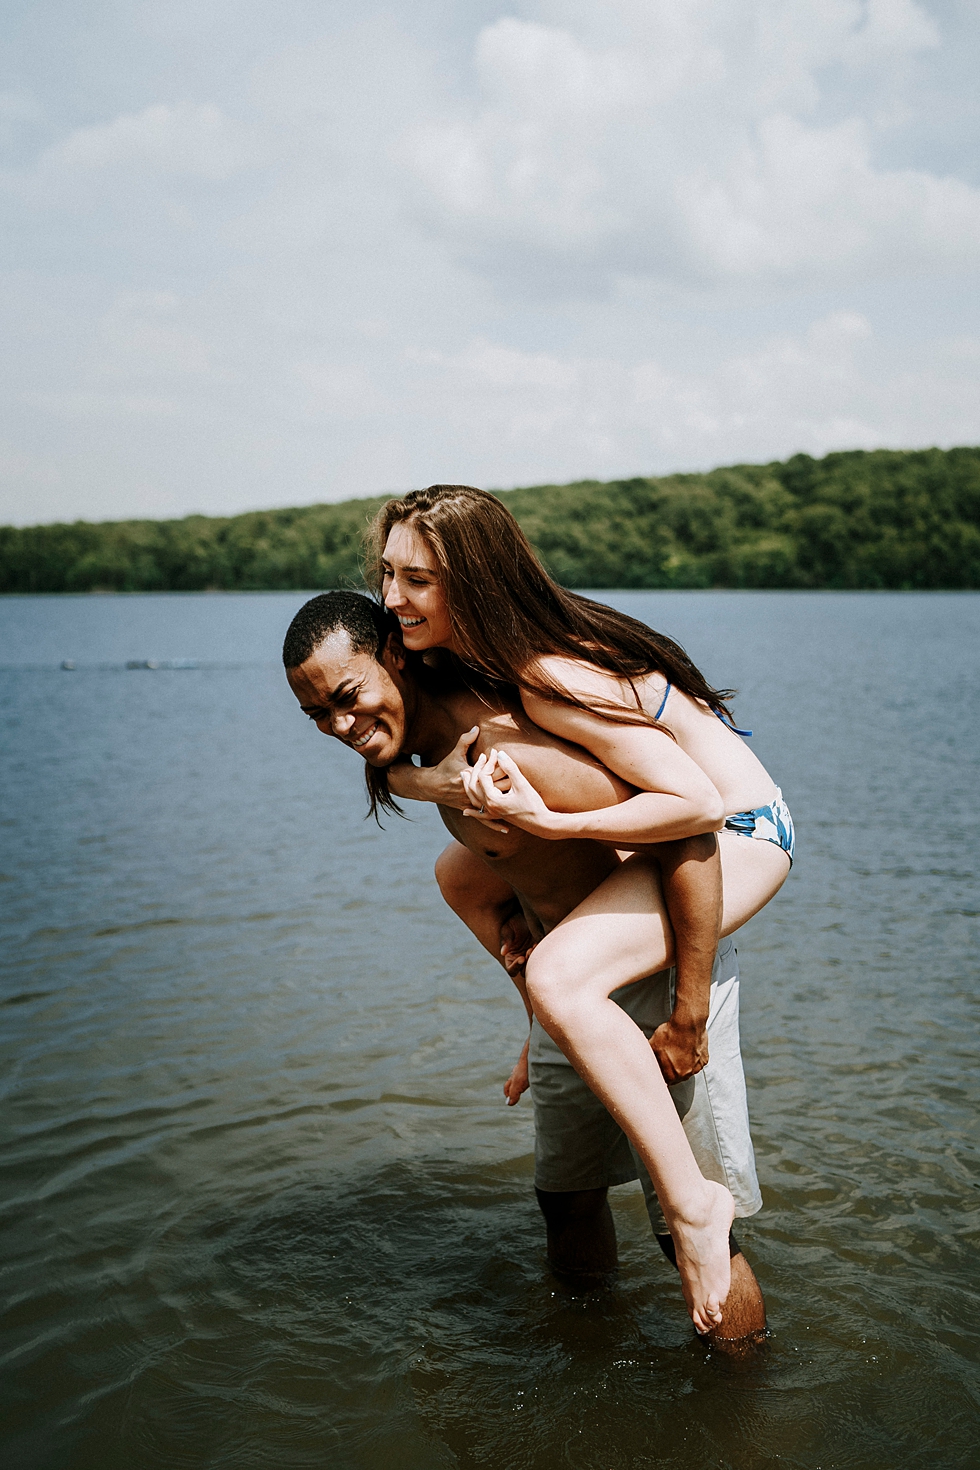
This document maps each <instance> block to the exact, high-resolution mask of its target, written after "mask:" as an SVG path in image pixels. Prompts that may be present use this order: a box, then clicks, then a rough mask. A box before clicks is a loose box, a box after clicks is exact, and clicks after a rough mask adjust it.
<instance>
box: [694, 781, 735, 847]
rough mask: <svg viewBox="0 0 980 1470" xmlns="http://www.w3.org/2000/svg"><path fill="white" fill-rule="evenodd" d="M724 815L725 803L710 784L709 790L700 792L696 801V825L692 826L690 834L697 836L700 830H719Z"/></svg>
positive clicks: (723, 820)
mask: <svg viewBox="0 0 980 1470" xmlns="http://www.w3.org/2000/svg"><path fill="white" fill-rule="evenodd" d="M726 816H727V813H726V811H725V803H724V802H723V801H722V799H721V796H720V795H719V793H718V792H717V791H716V790H715V788H714V787H713V786H712V788H711V790H710V791H705V792H703V793H702V794H701V797H700V799H699V801H698V814H697V818H696V821H697V826H696V828H695V827H692V829H691V836H692V837H693V836H698V835H700V834H701V833H702V832H720V831H721V829H722V827H724V825H725V817H726Z"/></svg>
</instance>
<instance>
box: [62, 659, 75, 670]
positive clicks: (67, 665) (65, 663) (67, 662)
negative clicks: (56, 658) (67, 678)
mask: <svg viewBox="0 0 980 1470" xmlns="http://www.w3.org/2000/svg"><path fill="white" fill-rule="evenodd" d="M61 667H62V668H63V669H73V668H74V667H75V663H74V660H73V659H70V658H63V659H62V660H61Z"/></svg>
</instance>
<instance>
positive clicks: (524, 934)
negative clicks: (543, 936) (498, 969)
mask: <svg viewBox="0 0 980 1470" xmlns="http://www.w3.org/2000/svg"><path fill="white" fill-rule="evenodd" d="M535 942H536V941H535V939H534V936H533V935H532V934H531V931H530V929H529V928H528V923H527V919H525V917H524V915H523V913H522V912H521V911H520V909H518V911H517V912H516V913H514V914H511V916H510V918H509V919H505V920H504V922H503V923H502V924H501V926H500V958H501V959H502V960H503V962H504V969H505V970H506V971H507V973H508V975H509V976H510V977H511V979H512V980H513V979H514V977H515V976H517V975H523V972H524V966H525V965H526V964H527V957H528V955H529V954H530V953H531V950H532V949H533V948H534V945H535Z"/></svg>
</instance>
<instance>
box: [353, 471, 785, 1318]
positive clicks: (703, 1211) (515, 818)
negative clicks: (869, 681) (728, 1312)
mask: <svg viewBox="0 0 980 1470" xmlns="http://www.w3.org/2000/svg"><path fill="white" fill-rule="evenodd" d="M374 551H375V556H374V565H373V568H372V570H373V575H374V578H375V581H376V584H377V585H378V588H379V590H381V591H382V592H383V594H384V597H385V602H386V605H387V606H388V607H389V608H390V609H391V611H393V612H394V613H395V614H396V616H397V617H398V620H399V623H400V625H401V628H402V636H403V638H404V641H405V645H406V647H407V648H409V649H410V650H413V651H420V650H424V649H434V648H445V649H448V650H449V651H450V652H451V653H453V654H455V655H456V657H457V658H458V659H459V660H461V661H462V662H463V663H464V664H466V665H469V666H471V667H473V668H475V669H478V670H479V671H480V672H481V673H482V674H483V675H484V676H488V677H490V678H491V679H494V680H497V681H499V682H500V683H502V684H507V685H512V686H516V688H517V689H518V690H519V693H520V698H521V701H522V703H523V705H524V708H525V710H526V712H527V714H528V716H529V717H530V718H531V719H532V720H534V721H535V722H536V723H537V724H538V725H540V726H542V727H543V728H544V729H547V730H549V731H551V732H552V733H553V734H555V735H557V736H559V737H560V738H562V739H564V740H567V741H570V742H572V743H575V744H578V745H580V746H583V747H585V748H586V749H587V750H589V751H590V752H591V753H592V754H593V755H594V756H596V757H597V758H598V759H599V760H600V761H601V762H602V763H603V764H604V765H606V766H607V767H608V768H609V769H610V770H612V771H614V772H615V773H616V774H617V775H619V776H621V777H623V778H624V779H625V780H626V781H627V782H629V783H630V785H631V786H632V787H634V788H635V789H636V791H637V795H636V796H634V797H632V798H630V799H628V800H626V801H624V802H622V803H621V804H620V805H618V806H614V807H609V808H606V809H604V810H602V811H598V812H588V813H579V814H574V815H569V814H558V813H555V812H550V811H548V809H547V808H546V807H545V806H544V804H543V802H541V800H540V798H539V797H538V796H537V793H536V792H535V791H534V790H533V788H531V787H530V786H529V784H528V783H527V782H526V781H525V780H524V778H523V777H522V775H521V773H520V771H519V769H518V768H517V767H516V765H514V763H513V762H511V761H508V760H507V759H506V757H501V758H499V759H497V760H495V759H494V758H493V757H492V756H491V758H490V760H489V761H483V762H478V763H477V766H476V767H474V768H473V769H472V771H468V772H465V773H464V774H465V787H466V792H467V796H468V798H469V803H470V804H469V805H468V810H469V811H470V812H471V814H472V815H475V816H477V817H478V819H480V820H484V821H489V822H491V823H492V822H494V821H497V822H500V821H506V822H512V823H514V824H515V825H517V826H519V827H521V828H523V829H524V830H527V831H530V832H535V833H537V834H538V835H541V836H545V837H549V836H550V837H556V838H557V837H583V838H592V839H594V840H598V841H601V842H606V843H609V844H610V845H612V846H615V847H616V848H618V849H620V850H628V849H634V850H635V849H642V848H643V847H645V846H648V845H650V844H662V843H665V842H677V841H684V840H690V839H691V838H692V837H697V836H699V835H701V836H702V837H703V835H704V834H708V833H711V832H712V831H713V830H714V829H716V828H718V827H721V826H722V822H723V820H724V821H725V824H726V825H725V828H724V830H722V831H721V832H720V833H719V834H718V838H717V849H718V852H719V853H720V858H721V868H722V871H723V873H724V906H723V911H722V915H721V922H720V928H721V931H722V932H724V933H731V932H732V930H734V929H737V928H738V927H740V926H741V925H742V924H743V923H745V922H746V920H747V919H749V918H750V917H751V916H752V914H754V913H755V912H757V911H758V909H760V908H761V907H762V906H763V905H764V904H765V903H767V902H768V901H769V899H770V898H771V897H772V896H773V894H774V893H775V892H776V891H777V890H778V889H779V887H780V886H781V885H782V883H783V882H784V880H785V878H786V875H787V873H788V871H789V866H790V860H791V844H792V825H791V822H790V821H789V814H788V812H786V809H785V806H784V805H783V804H782V800H781V796H780V794H779V791H778V788H777V787H776V786H775V785H774V783H773V781H772V779H771V777H770V776H769V775H768V773H767V772H766V771H765V769H764V767H763V766H762V765H761V763H760V762H759V761H758V760H757V759H756V757H755V756H754V755H753V754H752V753H751V751H749V749H748V748H747V747H746V746H745V745H744V744H743V743H742V741H741V740H740V739H739V735H738V733H737V732H736V731H735V730H734V727H733V725H732V724H731V717H730V715H729V713H728V709H727V703H726V700H727V698H728V697H730V696H729V695H728V693H727V692H726V691H717V690H713V689H712V688H711V687H710V686H709V685H708V684H707V683H706V682H705V680H704V679H703V677H702V676H701V675H700V673H699V672H698V670H697V669H696V668H695V667H694V665H693V664H691V662H690V660H688V659H687V657H686V655H685V654H684V653H683V651H682V650H681V649H679V648H678V647H677V645H676V644H673V643H672V642H671V641H670V640H669V639H665V638H663V637H661V636H660V635H658V634H656V633H653V632H652V631H651V630H650V629H648V628H646V627H645V626H644V625H643V624H641V623H638V622H636V621H635V620H634V619H631V618H628V617H626V616H625V615H623V614H621V613H617V612H615V611H614V610H613V609H611V608H608V607H604V606H602V605H601V604H597V603H593V602H590V601H589V600H588V599H586V598H583V597H580V596H578V595H576V594H574V593H570V592H567V591H565V590H564V589H562V588H560V587H558V586H557V585H556V584H555V583H554V582H553V581H552V580H551V579H550V578H549V577H548V575H547V573H546V572H545V571H544V568H543V567H542V566H541V564H540V562H539V561H538V560H537V558H536V557H535V555H534V553H533V551H532V550H531V548H530V546H529V545H528V543H527V541H526V539H525V538H524V536H523V533H522V532H521V531H520V528H519V527H518V525H517V523H516V521H514V519H513V517H512V516H511V515H510V514H509V512H508V511H507V510H506V509H505V507H504V506H503V504H502V503H501V502H500V501H499V500H497V499H496V498H495V497H494V496H491V495H488V494H487V493H486V492H483V491H479V490H475V489H471V488H469V487H466V486H434V487H432V488H431V489H430V490H427V491H419V492H415V493H413V494H412V495H409V496H406V497H405V498H404V499H402V500H398V501H391V502H389V503H388V505H386V506H385V507H384V508H383V509H382V511H381V512H380V513H379V516H378V518H377V521H376V523H375V527H374ZM460 764H461V763H457V766H458V767H459V765H460ZM460 784H461V783H460V777H459V776H458V774H456V773H455V772H453V771H445V770H442V769H439V768H437V770H436V771H435V772H431V773H424V772H414V773H412V772H408V771H405V772H401V773H398V774H397V777H396V782H395V783H394V789H395V790H397V791H399V792H400V793H401V794H403V795H409V796H416V797H419V796H421V797H422V798H423V799H430V800H433V799H438V800H446V799H447V796H448V795H449V791H450V790H452V791H453V792H454V793H458V791H459V785H460ZM450 804H452V805H460V804H461V802H460V800H459V797H458V795H455V799H451V801H450ZM750 838H756V839H758V838H762V839H763V840H748V839H750ZM680 866H681V868H683V866H684V865H683V864H681V865H680ZM703 866H704V865H703ZM668 867H669V864H668ZM705 873H707V874H708V881H707V883H706V885H705V891H704V892H703V893H702V894H701V900H702V901H701V902H700V903H695V905H694V907H695V908H696V909H698V911H699V912H701V913H702V914H703V913H704V912H705V911H706V910H707V909H708V908H710V904H711V902H712V898H711V894H712V887H711V882H710V863H709V864H708V865H706V866H705ZM440 879H441V883H442V886H443V890H444V892H447V890H448V893H447V896H449V895H452V897H451V899H450V901H451V902H453V906H454V907H456V908H457V912H461V910H462V909H465V907H466V904H467V903H472V904H476V903H478V901H479V893H480V885H481V884H483V885H484V886H485V887H486V888H487V889H488V890H489V889H490V887H491V885H490V883H488V881H487V880H488V879H489V874H488V873H484V874H480V873H479V870H478V869H474V868H473V866H472V863H471V861H470V858H469V855H468V854H465V853H464V850H462V849H459V851H458V852H457V851H454V850H452V849H450V850H449V853H448V855H446V854H444V858H443V860H442V861H441V872H440ZM686 891H687V892H688V893H689V894H693V895H694V896H695V897H696V896H697V885H696V884H695V885H694V887H693V888H692V887H691V886H690V885H688V888H687V890H686ZM454 899H455V900H456V901H455V902H454V901H453V900H454ZM461 916H462V917H464V918H466V914H465V912H463V913H461ZM471 927H472V926H471ZM678 929H679V931H681V929H682V926H680V925H679V926H678ZM712 932H714V929H712ZM712 947H713V946H712ZM672 954H673V948H672V935H671V931H670V925H669V922H668V916H667V910H666V907H665V902H664V896H663V892H662V889H661V874H660V864H659V863H658V862H656V861H654V860H652V859H651V857H650V856H648V855H647V854H645V853H643V852H642V851H635V852H634V855H633V856H631V857H628V858H627V859H626V860H625V861H624V862H623V863H622V865H621V866H620V867H619V868H618V869H617V870H616V871H615V872H614V873H612V874H611V875H610V877H609V878H607V879H606V881H605V882H604V883H602V884H601V885H600V886H599V888H597V889H596V891H595V892H594V893H593V894H592V895H591V896H590V898H589V899H587V900H586V901H585V903H583V904H581V905H580V906H579V908H578V909H576V910H575V911H574V913H572V914H571V915H570V916H569V917H568V918H567V919H565V920H564V921H563V922H562V923H561V924H560V925H559V926H558V927H557V928H556V929H554V930H553V931H552V932H551V933H550V934H549V935H547V936H546V937H545V938H544V939H543V940H542V941H541V942H540V943H539V944H538V945H537V947H536V948H535V949H534V951H533V953H532V954H531V955H530V958H529V960H528V963H527V970H526V979H527V987H528V992H529V995H530V997H531V1001H532V1003H533V1006H534V1011H535V1014H536V1015H537V1017H538V1019H539V1021H540V1022H541V1024H542V1025H543V1026H544V1028H545V1030H546V1031H548V1033H549V1034H550V1035H551V1036H552V1037H553V1039H554V1040H555V1041H556V1042H557V1043H558V1045H559V1046H560V1047H561V1049H562V1050H563V1051H564V1052H565V1054H566V1056H568V1058H569V1059H570V1060H571V1062H572V1063H573V1065H574V1066H575V1068H576V1070H577V1071H578V1072H579V1074H580V1075H581V1076H582V1077H583V1078H584V1079H585V1080H586V1081H587V1082H588V1083H589V1085H590V1087H592V1089H593V1091H594V1092H595V1093H596V1094H597V1095H598V1096H599V1097H600V1099H601V1100H602V1102H603V1103H604V1104H605V1106H606V1107H607V1108H608V1110H609V1111H610V1113H611V1114H612V1115H613V1117H615V1118H616V1120H617V1121H618V1122H619V1123H620V1124H621V1126H622V1127H623V1129H624V1131H625V1132H626V1133H627V1135H628V1137H629V1138H630V1139H631V1141H632V1142H633V1143H634V1145H635V1147H636V1148H637V1150H638V1152H639V1153H640V1155H641V1157H642V1158H643V1160H644V1163H645V1164H646V1165H647V1167H648V1169H649V1170H650V1174H651V1177H652V1179H653V1181H654V1184H655V1187H656V1189H657V1193H658V1196H659V1197H660V1201H661V1205H662V1207H663V1210H664V1214H665V1216H666V1217H667V1221H668V1226H669V1228H670V1231H671V1234H672V1236H673V1237H674V1243H675V1246H676V1248H677V1258H678V1266H679V1267H680V1271H681V1279H682V1283H683V1286H684V1294H685V1297H686V1299H687V1302H688V1307H689V1310H690V1311H691V1315H692V1317H693V1319H694V1322H695V1325H696V1326H697V1327H699V1328H700V1330H702V1331H706V1330H710V1328H711V1327H712V1326H713V1325H714V1324H715V1323H716V1322H717V1321H718V1320H720V1309H721V1305H722V1304H723V1301H724V1297H725V1294H726V1293H727V1290H728V1247H727V1237H728V1229H729V1226H730V1224H731V1218H732V1209H733V1206H732V1199H731V1195H730V1194H728V1191H727V1190H724V1189H723V1188H722V1186H720V1185H714V1184H711V1183H710V1181H706V1180H704V1179H703V1178H702V1176H701V1175H700V1171H699V1170H698V1169H697V1166H696V1164H695V1163H694V1159H693V1155H691V1153H690V1149H689V1147H688V1145H687V1140H686V1137H685V1135H684V1133H683V1129H682V1128H681V1125H680V1123H679V1121H678V1119H677V1115H676V1113H675V1111H674V1109H673V1105H672V1104H671V1102H670V1097H669V1094H668V1092H667V1089H666V1084H665V1082H664V1080H663V1076H662V1075H661V1071H660V1067H659V1066H658V1064H657V1061H656V1058H655V1057H654V1055H653V1052H652V1051H651V1050H650V1047H649V1045H648V1043H647V1041H646V1038H645V1037H644V1036H643V1034H642V1032H640V1030H639V1029H638V1028H637V1027H636V1026H635V1025H634V1024H633V1022H632V1021H631V1020H630V1019H629V1017H627V1016H626V1015H625V1014H624V1012H623V1011H622V1010H621V1009H620V1007H618V1006H617V1005H616V1004H615V1003H614V1002H612V1001H611V1000H610V999H609V997H610V994H611V992H612V991H613V990H616V989H618V988H619V987H620V986H623V985H627V984H630V983H631V982H633V981H635V980H637V979H640V978H641V977H643V976H645V975H649V974H651V973H653V972H655V971H657V970H660V969H662V968H664V967H665V966H666V965H667V964H668V963H669V962H670V959H671V957H672ZM695 958H696V957H695ZM702 958H703V957H702ZM689 1019H690V1018H686V1017H684V1016H683V1015H682V1016H677V1013H676V1011H675V1016H674V1017H672V1018H671V1020H672V1022H675V1021H676V1027H677V1029H678V1031H680V1032H683V1030H684V1027H685V1024H686V1023H687V1021H688V1020H689ZM702 1024H703V1018H702ZM688 1029H689V1030H690V1027H688ZM688 1039H689V1038H688ZM692 1070H696V1067H695V1068H693V1069H692ZM692 1170H693V1174H692ZM694 1176H696V1178H695V1177H694ZM723 1196H724V1197H727V1198H723Z"/></svg>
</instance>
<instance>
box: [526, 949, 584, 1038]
mask: <svg viewBox="0 0 980 1470" xmlns="http://www.w3.org/2000/svg"><path fill="white" fill-rule="evenodd" d="M552 937H553V936H552V935H549V936H548V937H547V938H546V939H544V940H542V942H541V943H540V944H539V945H538V946H537V948H536V949H534V950H532V952H531V955H530V957H529V959H528V962H527V966H526V968H525V972H524V974H525V979H526V981H527V993H528V995H529V996H530V999H531V1004H532V1006H533V1007H534V1013H535V1015H536V1016H538V1017H539V1019H540V1021H541V1023H542V1025H543V1026H545V1027H547V1026H548V1025H549V1023H550V1022H551V1021H559V1022H568V1021H571V1020H573V1018H574V1016H575V1014H576V1013H577V1011H578V1010H579V1008H580V1007H582V1006H585V1008H586V1009H587V1008H588V1005H589V1003H590V1000H591V997H590V995H589V994H588V993H587V991H586V987H585V984H584V981H585V979H586V977H585V976H584V975H580V974H578V973H577V971H576V969H575V967H574V964H573V963H572V961H571V957H569V956H566V954H565V953H563V947H562V946H560V945H552V944H551V939H552ZM566 958H567V959H568V961H569V962H568V963H567V964H566V963H563V961H565V960H566Z"/></svg>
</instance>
